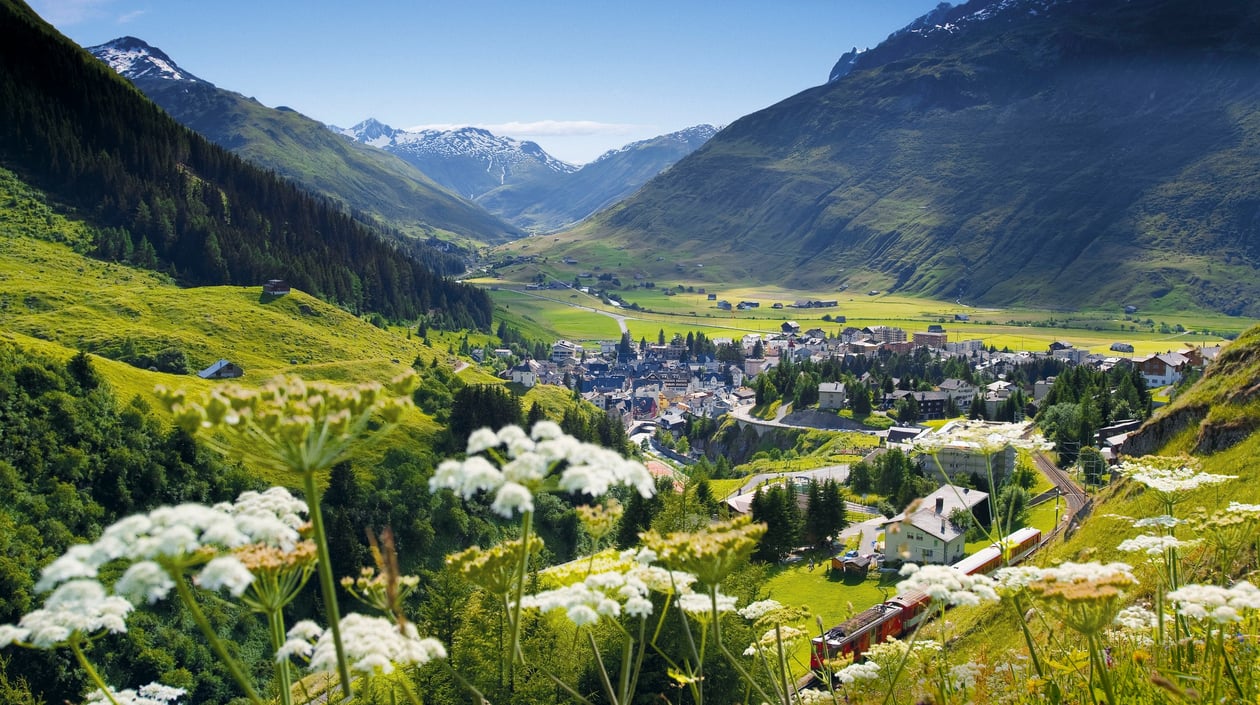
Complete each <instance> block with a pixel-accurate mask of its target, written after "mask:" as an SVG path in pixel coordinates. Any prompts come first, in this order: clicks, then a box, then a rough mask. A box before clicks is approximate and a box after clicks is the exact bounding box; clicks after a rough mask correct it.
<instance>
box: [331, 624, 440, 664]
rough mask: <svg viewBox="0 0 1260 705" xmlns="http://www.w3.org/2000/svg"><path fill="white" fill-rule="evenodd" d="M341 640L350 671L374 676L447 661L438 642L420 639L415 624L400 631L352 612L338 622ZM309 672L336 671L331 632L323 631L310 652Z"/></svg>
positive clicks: (393, 625)
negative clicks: (443, 660)
mask: <svg viewBox="0 0 1260 705" xmlns="http://www.w3.org/2000/svg"><path fill="white" fill-rule="evenodd" d="M341 639H342V644H343V646H344V647H345V651H346V656H347V658H348V659H349V661H350V668H351V670H353V671H358V672H360V673H365V674H367V675H375V674H377V673H381V674H387V673H392V672H393V671H394V668H396V667H403V668H405V667H407V666H420V665H423V664H426V663H428V662H429V661H432V660H433V659H436V658H446V649H445V647H443V646H442V643H441V642H440V641H438V640H437V639H428V638H426V639H421V638H420V636H419V634H417V633H416V628H415V625H413V624H411V623H408V624H406V625H405V626H403V627H402V628H399V626H398V625H397V624H395V623H394V622H391V621H389V620H387V619H383V618H381V617H368V616H365V615H361V614H357V613H351V614H348V615H346V616H345V617H342V619H341ZM310 669H311V670H312V671H323V672H334V671H336V670H337V653H336V649H335V648H334V646H333V639H332V632H331V630H329V631H326V632H324V633H323V634H321V635H320V636H319V638H318V641H316V642H315V647H314V649H313V650H312V651H311V662H310Z"/></svg>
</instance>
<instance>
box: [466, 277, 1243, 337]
mask: <svg viewBox="0 0 1260 705" xmlns="http://www.w3.org/2000/svg"><path fill="white" fill-rule="evenodd" d="M479 283H481V284H483V285H486V286H490V287H491V292H490V293H491V296H492V297H493V298H494V300H495V303H496V305H497V306H498V308H499V309H500V312H501V314H502V315H503V316H504V317H505V318H506V319H507V320H509V321H514V320H515V321H519V322H520V323H521V324H523V325H518V327H521V328H522V329H523V331H524V330H528V332H529V333H531V334H533V335H534V336H535V337H540V336H541V337H544V339H545V338H567V339H571V340H577V341H584V342H593V341H598V340H612V339H616V338H617V337H618V335H619V333H618V331H619V328H618V327H617V324H616V322H615V321H614V320H613V319H612V318H610V314H611V315H616V316H621V317H623V318H624V319H625V322H626V326H627V328H628V329H629V331H630V333H631V335H632V337H633V338H634V339H635V340H638V339H640V338H647V339H648V340H649V341H652V340H655V338H656V335H657V333H658V332H659V331H662V330H663V331H664V332H665V336H666V338H670V337H672V336H673V335H674V334H675V333H680V334H682V335H686V334H687V333H688V332H703V333H704V334H705V335H706V336H709V337H718V338H721V337H729V338H735V337H739V336H742V335H744V334H745V333H761V334H768V333H774V332H778V331H780V330H781V327H782V325H783V323H784V322H785V321H794V322H796V323H797V324H799V325H800V326H801V329H802V330H808V329H810V328H821V329H822V330H824V331H827V332H828V333H829V334H832V335H835V334H838V333H839V332H840V331H841V330H843V329H844V328H846V327H849V326H853V327H857V328H862V327H866V326H876V325H884V326H895V327H899V328H902V329H903V330H905V331H906V332H907V334H908V335H913V333H915V332H923V331H926V330H927V327H928V326H929V325H933V324H937V325H942V326H943V327H944V329H945V331H946V332H947V333H948V334H949V340H950V341H951V342H957V341H962V340H975V339H978V340H982V341H984V344H985V345H986V346H993V347H995V348H997V349H999V350H1001V349H1004V348H1009V349H1011V350H1030V351H1040V350H1046V349H1048V347H1049V345H1050V343H1052V342H1054V341H1058V340H1062V341H1067V342H1070V343H1072V344H1073V345H1074V346H1075V347H1077V348H1083V349H1087V350H1089V351H1090V352H1096V353H1104V354H1115V355H1118V356H1122V355H1126V354H1127V353H1112V352H1111V351H1110V346H1111V344H1112V343H1128V344H1130V345H1132V346H1133V348H1134V352H1133V353H1132V355H1134V356H1140V355H1146V354H1150V353H1157V352H1166V351H1170V350H1177V349H1180V348H1184V347H1187V346H1192V345H1194V346H1202V345H1215V344H1217V343H1219V342H1221V341H1222V340H1225V339H1227V338H1230V337H1233V336H1236V335H1237V334H1239V333H1240V332H1242V331H1243V330H1246V329H1247V328H1249V327H1251V326H1252V325H1255V324H1256V323H1257V321H1255V320H1253V319H1247V318H1236V317H1230V316H1224V315H1216V314H1204V313H1188V314H1173V313H1169V314H1150V315H1146V314H1143V313H1142V312H1141V311H1139V312H1137V313H1135V314H1131V315H1126V314H1124V313H1123V312H1122V311H1116V312H1105V311H1095V312H1079V313H1070V314H1066V313H1063V312H1052V311H1043V310H1035V309H978V308H971V307H968V306H963V305H960V304H957V303H951V302H945V301H933V300H929V299H922V298H916V297H908V296H898V295H892V294H882V293H881V294H877V295H867V294H864V293H863V294H856V293H853V292H839V293H837V292H809V291H793V290H789V289H783V288H773V287H729V288H727V287H717V286H715V285H714V284H712V283H708V284H707V285H704V288H705V293H703V294H702V293H699V288H700V285H701V283H700V282H697V281H688V282H681V281H680V282H678V284H682V286H683V290H682V291H679V290H678V289H677V284H672V283H671V284H670V286H669V287H667V288H662V286H661V283H660V282H658V283H657V286H656V287H654V288H646V287H637V288H631V289H628V290H615V289H614V293H616V294H617V295H619V296H620V297H622V298H623V299H624V300H625V301H626V302H627V304H637V305H638V306H639V307H640V308H641V309H642V310H639V311H635V310H631V309H629V308H625V307H622V308H618V307H615V306H610V305H604V304H602V303H601V302H600V300H599V299H598V298H596V297H594V296H591V295H588V294H583V293H581V292H578V291H575V290H572V289H553V290H537V291H534V290H530V291H525V290H524V287H523V286H520V285H517V284H509V283H507V282H503V281H502V280H489V279H487V280H481V281H480V282H479ZM623 283H624V282H623ZM687 287H692V289H693V290H692V291H687ZM666 291H670V292H672V295H667V294H666V293H665V292H666ZM709 293H713V294H715V295H716V297H717V299H718V300H723V299H724V300H726V301H729V302H731V303H732V304H738V303H739V302H740V301H756V302H758V303H760V307H759V308H755V309H750V310H746V311H739V310H735V311H724V310H719V309H718V308H717V303H716V301H708V300H707V295H708V294H709ZM798 299H821V300H836V301H837V303H838V305H837V306H836V307H834V308H808V309H798V308H791V307H788V304H790V303H792V302H794V301H796V300H798ZM775 303H781V304H783V305H784V308H781V309H775V308H772V306H773V305H774V304H775ZM589 309H596V310H598V311H602V312H603V313H597V312H595V311H592V310H589ZM956 315H961V316H965V317H966V318H967V319H968V320H965V321H960V320H955V316H956ZM824 316H827V317H828V319H830V320H825V319H824V318H823V317H824ZM840 316H843V317H844V319H845V320H844V322H839V321H838V320H837V318H838V317H840Z"/></svg>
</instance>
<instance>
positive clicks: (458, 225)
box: [88, 37, 521, 243]
mask: <svg viewBox="0 0 1260 705" xmlns="http://www.w3.org/2000/svg"><path fill="white" fill-rule="evenodd" d="M88 51H89V52H91V53H92V54H93V55H94V56H96V57H97V58H99V59H101V60H102V61H104V62H105V63H106V64H108V65H109V66H111V67H112V68H114V69H115V70H116V71H118V72H119V74H120V75H122V76H123V77H125V78H127V79H128V80H130V81H131V82H132V83H133V84H135V86H136V87H137V88H139V89H140V90H141V91H143V92H144V94H145V95H146V96H148V97H149V98H150V99H151V100H153V102H155V103H157V104H158V105H159V106H161V107H162V109H163V110H165V111H166V112H167V113H169V114H170V115H171V117H173V118H175V119H176V120H178V121H179V122H180V123H182V124H183V125H185V126H187V127H189V128H191V129H192V130H194V131H196V132H197V133H198V134H201V135H202V136H204V137H206V138H207V139H209V140H210V141H211V142H214V143H215V144H218V145H220V146H221V147H224V148H226V149H229V150H231V151H232V152H233V153H235V154H237V155H239V156H240V157H242V158H243V159H245V160H246V161H248V162H250V163H253V164H257V165H258V166H261V167H263V168H265V169H270V170H272V171H274V172H276V173H277V174H279V175H281V176H284V177H287V178H289V179H292V180H294V181H295V182H297V183H299V184H301V185H302V186H303V187H305V188H306V189H308V190H310V191H312V192H313V193H317V194H320V195H322V196H324V197H327V198H329V199H331V200H333V201H334V202H336V203H338V204H340V205H341V206H342V207H343V208H345V209H347V210H350V211H357V212H361V213H365V214H369V215H371V216H374V217H376V218H379V219H380V220H382V221H384V222H386V223H388V224H389V225H391V226H393V227H395V228H398V229H400V230H402V231H404V232H407V233H410V234H413V235H418V236H431V235H445V236H447V237H450V236H456V237H459V238H464V239H469V240H473V241H475V242H480V243H498V242H504V241H507V240H512V239H515V238H517V237H520V236H521V233H520V231H518V230H517V229H516V228H513V227H511V226H509V225H507V224H506V223H504V222H502V221H500V220H499V219H497V218H495V217H493V216H491V215H490V214H489V213H487V212H485V210H484V209H482V208H479V207H477V206H475V205H473V204H471V203H469V202H467V201H465V200H464V199H461V198H459V197H457V196H455V195H454V194H452V193H449V192H448V191H446V190H444V189H443V188H442V187H440V186H438V185H437V184H436V183H434V182H433V180H432V179H429V178H428V177H427V176H425V175H424V174H423V173H421V172H420V171H418V170H417V169H415V168H414V167H412V166H411V165H409V164H407V163H406V162H404V161H403V160H401V159H399V158H397V157H395V156H393V155H392V154H389V153H387V152H383V151H381V150H378V149H372V148H370V147H368V146H366V145H362V144H358V143H356V142H351V141H348V140H344V139H340V138H339V137H338V136H337V135H335V134H333V133H331V132H329V130H328V129H327V128H326V127H325V126H324V125H323V123H320V122H317V121H315V120H312V119H311V118H309V117H307V116H305V115H303V114H301V113H299V112H296V111H294V110H291V109H288V108H268V107H267V106H265V105H262V104H261V103H259V102H258V101H256V100H253V99H251V98H247V97H245V96H243V95H241V94H239V93H235V92H233V91H230V90H227V89H224V88H219V87H218V86H216V85H214V84H213V83H210V82H209V81H205V80H202V79H200V78H197V77H196V76H194V75H192V74H191V73H189V72H187V71H185V70H184V69H182V68H180V67H179V65H178V64H176V63H175V62H174V61H172V60H171V59H170V57H168V56H166V54H164V53H163V52H162V51H161V50H159V49H156V48H154V47H151V46H149V45H148V44H146V43H144V42H143V41H141V40H139V39H135V38H133V37H122V38H120V39H115V40H113V41H111V42H108V43H105V44H101V45H98V46H93V47H88ZM158 66H161V67H164V68H165V69H166V70H159V69H158V68H157V67H158Z"/></svg>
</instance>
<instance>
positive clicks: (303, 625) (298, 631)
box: [285, 619, 324, 642]
mask: <svg viewBox="0 0 1260 705" xmlns="http://www.w3.org/2000/svg"><path fill="white" fill-rule="evenodd" d="M323 635H324V628H323V627H321V626H319V625H318V624H316V623H315V622H313V621H311V620H309V619H303V620H302V621H300V622H298V623H297V624H294V625H293V626H291V627H289V631H288V632H286V633H285V636H287V637H288V638H290V639H305V640H306V641H311V642H313V641H315V640H316V639H318V638H320V637H321V636H323Z"/></svg>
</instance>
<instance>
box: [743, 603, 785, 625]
mask: <svg viewBox="0 0 1260 705" xmlns="http://www.w3.org/2000/svg"><path fill="white" fill-rule="evenodd" d="M781 609H783V603H781V602H779V601H778V600H761V601H759V602H751V603H749V604H747V605H745V606H744V607H742V608H740V610H739V616H741V617H743V618H744V619H747V620H748V621H750V622H755V621H757V620H758V619H761V618H762V617H764V616H765V615H767V614H769V613H771V612H774V611H776V610H781Z"/></svg>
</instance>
